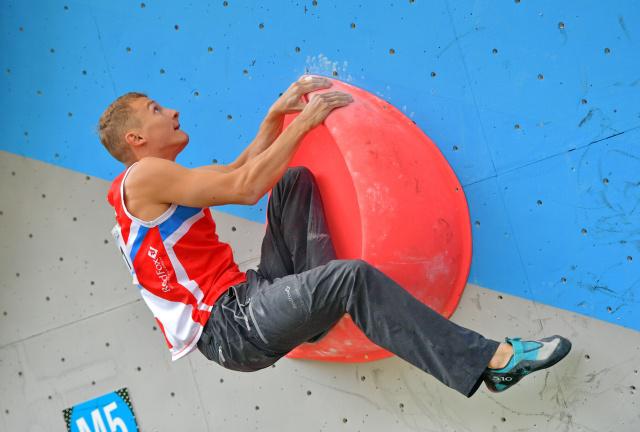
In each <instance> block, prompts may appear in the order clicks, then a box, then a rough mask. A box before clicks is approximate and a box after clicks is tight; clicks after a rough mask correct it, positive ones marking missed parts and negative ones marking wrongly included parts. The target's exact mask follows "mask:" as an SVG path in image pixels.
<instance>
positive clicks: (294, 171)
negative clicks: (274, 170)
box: [285, 166, 314, 180]
mask: <svg viewBox="0 0 640 432" xmlns="http://www.w3.org/2000/svg"><path fill="white" fill-rule="evenodd" d="M285 176H286V177H291V178H294V179H297V178H300V179H304V180H310V179H313V178H314V177H313V173H312V172H311V170H310V169H309V168H307V167H306V166H293V167H289V168H287V171H286V172H285Z"/></svg>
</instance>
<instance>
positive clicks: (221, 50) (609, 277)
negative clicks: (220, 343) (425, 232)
mask: <svg viewBox="0 0 640 432" xmlns="http://www.w3.org/2000/svg"><path fill="white" fill-rule="evenodd" d="M2 8H3V13H2V14H0V23H1V28H2V31H1V32H0V63H1V64H0V66H1V70H0V98H1V100H2V103H3V104H2V106H3V108H4V110H3V115H2V116H1V117H0V126H1V127H2V131H3V134H2V137H1V138H0V239H2V240H1V241H0V432H5V431H6V432H9V431H11V432H13V431H22V430H25V431H44V430H60V431H62V430H64V428H65V425H64V420H63V415H62V411H63V410H64V409H65V408H68V407H71V406H73V405H75V404H77V403H80V402H83V401H85V400H88V399H92V398H94V397H96V396H99V395H101V394H104V393H106V392H109V391H113V390H116V389H119V388H121V387H127V388H128V389H129V393H130V396H131V400H132V404H133V407H134V410H135V412H136V417H137V419H138V422H139V424H140V426H141V429H142V430H145V431H168V430H185V431H207V430H211V431H214V430H220V429H222V428H224V429H226V430H264V431H271V430H278V431H299V430H327V431H333V430H345V431H347V430H349V431H357V430H362V431H364V430H367V431H378V430H379V431H383V430H385V431H386V430H394V431H396V430H397V431H412V430H421V431H422V430H424V431H484V430H545V431H546V430H567V431H596V430H597V431H635V430H639V429H640V414H639V413H640V409H639V403H638V397H639V393H638V390H637V388H638V386H640V375H639V373H638V369H639V368H640V300H639V298H640V268H639V267H638V266H639V262H640V218H639V214H640V213H639V212H640V174H639V173H640V127H639V126H640V108H639V106H638V102H637V101H638V100H640V56H638V55H637V52H638V51H639V48H640V46H639V42H638V40H639V38H640V6H638V5H637V3H636V2H632V1H610V2H607V3H603V2H596V1H566V2H561V3H558V2H552V1H536V2H534V1H526V0H522V1H504V2H489V1H485V2H482V1H475V2H470V1H459V2H454V1H451V0H435V1H425V0H415V1H410V0H402V1H386V2H364V1H362V2H358V1H324V0H318V1H278V2H257V1H256V2H252V1H243V2H241V1H233V0H229V1H215V2H207V3H204V2H191V3H184V4H179V3H178V2H169V1H145V2H129V1H122V0H118V1H109V2H106V1H105V2H92V1H46V2H35V1H21V2H18V1H4V2H3V5H2ZM304 73H312V74H320V75H326V76H331V77H333V78H335V79H339V80H343V81H346V82H348V83H351V84H353V85H356V86H358V87H361V88H364V89H366V90H368V91H370V92H371V93H374V94H376V95H377V96H379V97H381V98H383V99H385V100H387V101H389V103H391V104H393V105H394V106H396V107H398V108H399V109H401V110H402V111H403V112H404V113H405V114H406V115H407V116H408V117H409V118H410V119H412V120H413V121H415V122H416V124H417V125H418V126H419V127H420V128H421V129H422V130H423V131H424V132H425V133H426V134H427V135H428V136H429V137H431V138H432V139H433V141H434V142H435V143H436V145H437V146H438V147H439V149H440V151H441V152H442V154H443V155H444V156H445V157H446V159H447V161H448V162H449V164H450V165H451V167H452V168H453V170H454V171H455V173H456V175H457V176H458V178H459V179H460V182H461V184H462V185H463V187H464V191H465V194H466V197H467V200H468V203H469V211H470V216H471V221H472V230H473V260H472V267H471V273H470V276H469V285H468V287H467V289H466V291H465V293H464V295H463V297H462V300H461V303H460V306H459V308H458V310H457V311H456V313H455V314H454V316H453V317H452V319H453V321H455V322H458V323H460V324H462V325H465V326H468V327H471V328H473V329H475V330H477V331H479V332H481V333H483V334H484V335H485V336H487V337H491V338H494V339H502V338H503V337H504V336H523V337H527V338H528V337H542V336H547V335H551V334H563V335H565V336H567V337H569V338H570V339H571V340H572V341H573V347H574V348H573V351H572V352H571V354H570V355H569V356H568V357H567V358H566V359H565V360H564V361H563V362H562V363H560V364H559V365H558V366H556V367H554V368H552V369H550V370H549V371H547V372H541V373H538V374H535V375H532V376H530V377H528V378H526V379H525V381H523V383H522V384H519V385H518V386H516V387H514V388H513V389H511V390H509V391H508V392H505V393H503V394H499V395H495V394H491V393H488V392H487V391H486V389H484V388H482V389H481V390H480V391H479V392H478V393H477V394H476V395H475V396H474V397H473V398H472V399H466V398H464V397H462V396H460V395H459V394H457V393H455V392H454V391H452V390H450V389H448V388H447V387H445V386H443V385H442V384H440V383H438V382H437V381H435V380H434V379H433V378H432V377H430V376H428V375H426V374H425V373H424V372H422V371H420V370H418V369H416V368H415V367H413V366H411V365H409V364H408V363H406V362H404V361H403V360H401V359H399V358H397V357H394V358H389V359H385V360H381V361H377V362H371V363H361V364H335V363H322V362H314V361H302V360H289V359H282V360H280V361H279V362H278V363H277V364H276V365H274V366H273V367H271V368H267V369H265V370H262V371H259V372H256V373H251V374H244V373H239V372H234V371H229V370H225V369H223V368H221V367H219V366H218V365H216V364H214V363H211V362H208V361H207V360H206V359H205V358H204V357H203V356H202V355H201V354H200V353H199V352H194V353H192V354H190V355H189V356H187V357H186V358H185V359H182V360H179V361H178V362H171V361H170V358H169V354H168V351H167V349H166V346H165V342H164V339H163V337H162V335H161V333H160V332H159V330H158V329H157V328H156V327H155V322H154V320H153V316H152V315H151V313H150V311H149V310H148V309H147V307H146V305H145V304H144V302H143V301H142V300H141V298H140V297H139V294H138V289H137V288H136V287H135V286H134V285H132V284H131V278H130V277H129V273H128V271H127V269H126V267H125V266H124V263H123V261H122V259H121V257H120V255H119V252H118V251H117V249H116V248H115V246H114V244H113V242H112V238H111V237H110V234H109V231H110V229H111V227H112V226H113V224H114V220H113V210H112V209H111V207H110V206H109V205H108V204H107V202H106V200H105V195H106V191H107V188H108V185H109V182H110V181H111V180H112V179H113V178H114V177H115V176H116V175H117V174H119V173H120V172H121V171H122V169H123V166H122V165H121V164H119V163H118V162H117V161H115V160H114V159H112V158H111V156H110V155H109V154H108V153H107V152H106V150H105V149H104V148H103V147H102V145H101V144H100V142H99V140H98V138H97V134H96V130H95V128H96V124H97V121H98V118H99V117H100V114H101V113H102V111H103V110H104V109H105V108H106V107H107V106H108V105H109V103H110V102H112V101H113V100H114V99H115V98H116V97H118V96H119V95H121V94H124V93H126V92H128V91H141V92H144V93H147V94H148V95H149V96H150V97H152V98H154V99H155V100H157V101H158V102H159V103H161V104H162V105H164V106H168V107H172V108H175V109H178V110H179V111H180V123H181V128H182V129H183V130H185V131H186V132H187V133H188V134H189V136H190V143H189V145H188V146H187V148H186V149H185V150H184V151H183V153H182V154H181V155H180V156H179V157H178V159H177V161H178V162H179V163H181V164H183V165H184V166H187V167H195V166H200V165H206V164H210V163H219V164H227V163H230V162H232V161H233V160H234V159H235V157H237V155H238V154H240V152H241V151H242V150H243V149H244V148H245V147H246V146H247V145H248V144H249V143H250V142H251V141H252V139H253V138H254V136H255V133H256V132H257V130H258V126H259V124H260V122H261V120H262V118H263V117H264V115H265V114H266V112H267V110H268V108H269V107H270V106H271V104H272V103H273V102H274V101H275V100H276V99H277V97H278V95H279V93H281V92H282V91H284V90H285V89H286V88H287V87H288V86H289V85H290V84H291V82H293V81H295V80H296V79H297V78H298V77H299V76H300V75H302V74H304ZM266 204H267V198H266V196H265V197H263V198H262V199H261V200H260V201H259V202H258V203H257V204H256V205H255V206H239V205H238V206H236V205H229V206H222V207H215V208H213V209H212V210H213V216H214V219H215V220H216V223H217V228H218V235H219V236H220V239H221V240H222V241H225V242H228V243H229V244H230V245H231V246H232V248H233V251H234V258H235V260H236V262H237V263H238V264H239V266H240V269H241V270H247V269H248V268H255V266H256V265H257V262H258V261H259V253H260V241H261V239H262V235H263V233H264V225H263V224H264V220H265V213H264V209H265V206H266Z"/></svg>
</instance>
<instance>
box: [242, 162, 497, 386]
mask: <svg viewBox="0 0 640 432" xmlns="http://www.w3.org/2000/svg"><path fill="white" fill-rule="evenodd" d="M267 214H268V224H267V230H266V233H265V238H264V239H263V243H262V251H261V252H262V257H261V262H260V265H259V270H258V274H257V277H256V275H250V276H249V279H250V281H251V282H250V284H249V285H250V286H249V289H248V292H247V293H246V294H248V295H247V296H246V298H245V299H244V301H245V302H246V304H247V305H248V308H247V311H248V313H249V317H250V320H251V321H252V322H253V324H254V326H253V327H254V331H252V332H251V333H250V334H251V335H252V336H253V338H254V342H255V343H256V344H258V345H260V346H262V347H263V348H265V349H267V350H269V351H270V352H274V353H279V354H280V355H284V354H286V353H287V352H289V351H291V350H292V349H294V348H295V347H296V346H298V345H300V344H301V343H303V342H305V341H308V340H309V339H310V338H314V337H317V336H318V335H322V334H324V332H326V331H328V329H330V328H331V327H332V326H333V325H334V324H335V323H337V321H339V320H340V318H342V316H343V315H344V314H345V313H349V314H350V315H351V317H352V319H353V320H354V322H355V323H356V325H358V327H359V328H360V329H361V330H362V331H363V332H364V333H365V335H366V336H367V337H368V338H369V339H371V340H372V341H373V342H374V343H376V344H377V345H379V346H381V347H383V348H385V349H387V350H389V351H391V352H393V353H394V354H396V355H398V356H399V357H401V358H403V359H404V360H406V361H408V362H410V363H411V364H413V365H415V366H417V367H419V368H421V369H422V370H424V371H426V372H428V373H430V374H432V375H434V376H435V377H436V378H437V379H439V380H440V381H442V382H443V383H445V384H446V385H448V386H450V387H452V388H455V389H456V390H458V391H460V392H462V393H463V394H465V395H468V396H470V395H471V394H472V393H473V392H475V390H476V389H477V387H478V386H479V384H480V383H481V377H482V373H483V372H484V370H485V368H486V367H487V364H488V362H489V360H490V359H491V357H492V356H493V354H494V353H495V352H496V349H497V348H498V345H499V343H498V342H496V341H492V340H488V339H485V338H484V337H482V336H481V335H479V334H478V333H475V332H473V331H471V330H467V329H464V328H462V327H460V326H458V325H456V324H454V323H452V322H451V321H449V320H447V319H446V318H444V317H442V316H441V315H439V314H438V313H436V312H435V311H433V310H432V309H431V308H429V307H428V306H426V305H424V304H423V303H422V302H421V301H419V300H418V299H416V298H415V297H413V296H412V295H411V294H410V293H409V292H408V291H406V290H405V289H404V288H402V287H401V286H400V285H398V284H397V283H395V282H394V281H393V280H392V279H390V278H389V277H388V276H386V275H385V274H384V273H382V272H380V271H379V270H377V269H376V268H375V267H373V266H371V265H370V264H368V263H366V262H364V261H362V260H337V259H335V251H334V247H333V244H332V242H331V238H330V236H329V233H328V230H327V227H326V221H325V216H324V209H323V207H322V203H321V198H320V195H319V192H318V188H317V185H316V184H315V180H314V178H313V175H312V173H311V172H310V171H309V170H308V169H306V168H303V167H296V168H290V169H289V170H288V171H287V173H286V174H285V175H284V176H283V178H282V179H281V180H280V181H279V182H278V183H277V184H276V186H275V187H274V189H273V191H272V194H271V198H270V201H269V206H268V213H267ZM248 273H249V272H248ZM256 335H257V337H256Z"/></svg>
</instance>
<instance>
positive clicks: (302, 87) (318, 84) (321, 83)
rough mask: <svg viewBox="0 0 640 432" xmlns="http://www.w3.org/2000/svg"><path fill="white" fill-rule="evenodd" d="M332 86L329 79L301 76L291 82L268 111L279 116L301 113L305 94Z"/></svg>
mask: <svg viewBox="0 0 640 432" xmlns="http://www.w3.org/2000/svg"><path fill="white" fill-rule="evenodd" d="M332 85H333V83H332V82H331V80H330V79H328V78H325V77H321V76H312V75H302V76H301V77H300V78H299V79H298V80H297V81H295V82H293V83H292V84H291V85H290V86H289V88H288V89H287V90H286V91H285V92H284V93H283V94H282V96H280V97H279V98H278V100H277V101H275V103H274V104H273V105H272V106H271V108H270V109H269V111H271V112H276V113H279V114H290V113H293V112H298V111H302V109H303V108H304V107H305V105H306V102H305V101H304V100H303V99H302V95H303V94H307V93H309V92H312V91H314V90H317V89H321V88H329V87H331V86H332Z"/></svg>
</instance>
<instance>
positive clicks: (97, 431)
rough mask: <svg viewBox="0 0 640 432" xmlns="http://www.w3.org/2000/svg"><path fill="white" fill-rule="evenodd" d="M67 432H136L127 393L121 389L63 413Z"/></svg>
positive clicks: (136, 425) (134, 419) (135, 424)
mask: <svg viewBox="0 0 640 432" xmlns="http://www.w3.org/2000/svg"><path fill="white" fill-rule="evenodd" d="M63 414H64V420H65V422H66V423H67V431H69V432H137V431H138V424H137V423H136V417H135V415H134V414H133V407H132V406H131V400H130V399H129V392H128V390H127V389H126V388H121V389H120V390H117V391H115V392H112V393H107V394H105V395H102V396H100V397H98V398H95V399H91V400H90V401H87V402H83V403H81V404H78V405H76V406H74V407H71V408H67V409H66V410H64V411H63Z"/></svg>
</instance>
